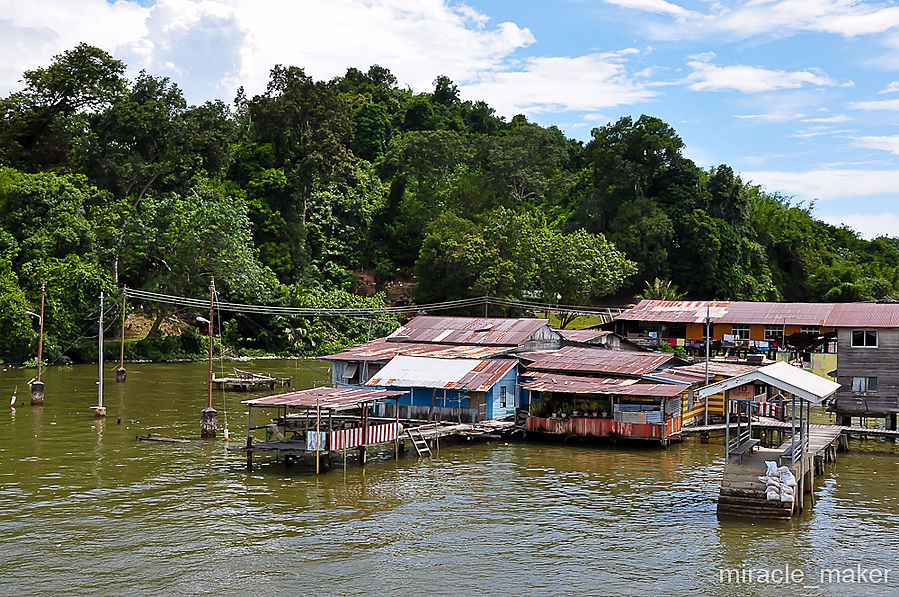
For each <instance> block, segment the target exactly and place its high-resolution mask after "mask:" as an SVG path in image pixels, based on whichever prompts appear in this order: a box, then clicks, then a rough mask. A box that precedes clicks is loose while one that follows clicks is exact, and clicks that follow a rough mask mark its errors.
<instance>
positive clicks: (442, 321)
mask: <svg viewBox="0 0 899 597" xmlns="http://www.w3.org/2000/svg"><path fill="white" fill-rule="evenodd" d="M543 327H547V328H548V327H549V320H547V319H506V318H500V317H439V316H436V315H419V316H418V317H415V318H414V319H412V320H411V321H410V322H409V323H407V324H406V325H404V326H401V327H400V328H399V329H397V330H396V331H395V332H393V333H392V334H390V336H388V339H390V340H401V341H403V342H436V343H441V344H478V345H490V346H519V345H520V344H523V343H524V342H527V341H528V340H529V339H531V337H532V336H533V335H534V334H535V333H536V332H537V331H538V330H539V329H540V328H543Z"/></svg>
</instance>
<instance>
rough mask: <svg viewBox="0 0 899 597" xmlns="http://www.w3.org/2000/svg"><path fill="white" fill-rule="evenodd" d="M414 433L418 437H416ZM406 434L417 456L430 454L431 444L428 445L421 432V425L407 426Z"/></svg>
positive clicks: (421, 456)
mask: <svg viewBox="0 0 899 597" xmlns="http://www.w3.org/2000/svg"><path fill="white" fill-rule="evenodd" d="M416 435H417V436H418V437H416ZM406 436H407V437H408V438H409V440H410V441H411V442H412V447H413V448H415V451H416V452H417V453H418V457H419V458H423V457H424V456H430V455H431V446H429V445H428V441H427V440H426V439H425V438H424V436H423V435H422V434H421V427H409V428H407V429H406Z"/></svg>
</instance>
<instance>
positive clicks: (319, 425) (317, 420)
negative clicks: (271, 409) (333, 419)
mask: <svg viewBox="0 0 899 597" xmlns="http://www.w3.org/2000/svg"><path fill="white" fill-rule="evenodd" d="M286 424H287V422H286V418H285V425H286ZM321 428H322V409H321V405H319V403H318V398H316V399H315V474H316V475H317V474H319V472H321V471H320V465H321V461H320V459H319V454H320V452H321V446H320V445H319V444H320V443H321ZM307 447H308V446H307Z"/></svg>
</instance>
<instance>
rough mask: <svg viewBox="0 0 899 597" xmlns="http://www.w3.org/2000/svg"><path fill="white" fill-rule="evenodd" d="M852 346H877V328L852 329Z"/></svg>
mask: <svg viewBox="0 0 899 597" xmlns="http://www.w3.org/2000/svg"><path fill="white" fill-rule="evenodd" d="M852 346H853V347H855V348H877V330H852Z"/></svg>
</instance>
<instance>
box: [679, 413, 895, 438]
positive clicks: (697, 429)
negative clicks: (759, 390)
mask: <svg viewBox="0 0 899 597" xmlns="http://www.w3.org/2000/svg"><path fill="white" fill-rule="evenodd" d="M743 426H744V427H745V426H746V424H745V423H743ZM752 426H753V427H755V428H759V429H791V428H792V424H791V423H790V422H789V421H779V420H778V419H772V418H770V417H758V418H757V419H753V421H752ZM730 428H731V429H732V430H733V429H736V428H737V425H736V423H731V424H730ZM797 428H798V423H797ZM725 429H727V425H725V424H724V423H716V424H714V425H697V426H688V427H681V433H682V434H687V433H703V432H708V431H724V430H725ZM809 429H811V430H816V429H817V430H826V431H828V432H830V431H833V430H836V434H837V435H839V434H840V433H846V434H848V435H866V436H871V437H894V438H899V431H892V430H890V429H872V428H870V427H847V426H845V425H822V424H812V425H809Z"/></svg>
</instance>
